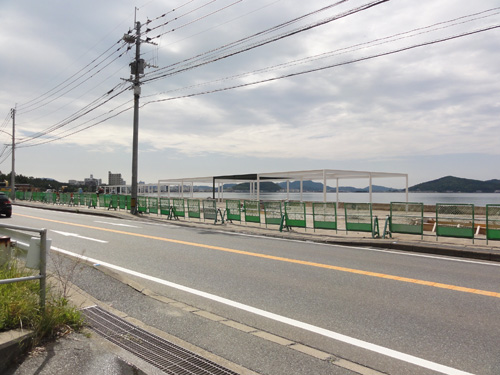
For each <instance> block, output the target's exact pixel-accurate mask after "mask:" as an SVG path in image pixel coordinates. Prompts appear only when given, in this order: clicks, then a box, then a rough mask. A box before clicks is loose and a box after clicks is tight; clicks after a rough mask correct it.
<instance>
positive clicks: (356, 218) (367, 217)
mask: <svg viewBox="0 0 500 375" xmlns="http://www.w3.org/2000/svg"><path fill="white" fill-rule="evenodd" d="M344 210H345V229H346V231H353V232H371V233H373V216H372V205H371V203H344Z"/></svg>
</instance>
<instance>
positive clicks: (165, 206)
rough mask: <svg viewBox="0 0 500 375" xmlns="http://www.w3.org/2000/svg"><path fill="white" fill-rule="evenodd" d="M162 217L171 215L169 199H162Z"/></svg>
mask: <svg viewBox="0 0 500 375" xmlns="http://www.w3.org/2000/svg"><path fill="white" fill-rule="evenodd" d="M160 215H170V199H169V198H160Z"/></svg>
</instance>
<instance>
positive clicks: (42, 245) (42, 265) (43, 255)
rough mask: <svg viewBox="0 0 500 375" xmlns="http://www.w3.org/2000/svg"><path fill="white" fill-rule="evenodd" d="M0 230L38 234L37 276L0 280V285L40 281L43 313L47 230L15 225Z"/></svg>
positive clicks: (45, 292)
mask: <svg viewBox="0 0 500 375" xmlns="http://www.w3.org/2000/svg"><path fill="white" fill-rule="evenodd" d="M0 228H5V229H13V230H20V231H28V232H36V233H39V234H40V272H39V274H38V275H37V276H27V277H19V278H14V279H4V280H0V284H10V283H15V282H21V281H30V280H40V309H41V311H42V313H43V312H44V311H45V299H46V295H47V252H48V250H49V249H47V242H48V241H47V229H45V228H43V229H35V228H30V227H21V226H17V225H7V224H1V225H0Z"/></svg>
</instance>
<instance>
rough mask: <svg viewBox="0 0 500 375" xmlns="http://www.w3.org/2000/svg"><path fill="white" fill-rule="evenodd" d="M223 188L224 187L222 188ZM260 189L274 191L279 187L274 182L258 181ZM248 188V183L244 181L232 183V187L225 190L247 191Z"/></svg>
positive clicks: (278, 189) (279, 188)
mask: <svg viewBox="0 0 500 375" xmlns="http://www.w3.org/2000/svg"><path fill="white" fill-rule="evenodd" d="M224 189H225V188H224ZM259 189H260V191H270V192H276V191H280V190H281V187H280V186H279V185H278V184H275V183H274V182H269V181H265V182H261V183H260V188H259ZM249 190H250V183H248V182H244V183H242V184H237V185H234V186H233V187H231V188H229V189H227V191H249Z"/></svg>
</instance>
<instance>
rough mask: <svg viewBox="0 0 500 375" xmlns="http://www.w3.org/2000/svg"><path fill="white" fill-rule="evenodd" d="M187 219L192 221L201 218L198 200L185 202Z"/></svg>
mask: <svg viewBox="0 0 500 375" xmlns="http://www.w3.org/2000/svg"><path fill="white" fill-rule="evenodd" d="M187 209H188V217H190V218H193V219H200V218H201V210H200V201H199V200H198V199H188V200H187Z"/></svg>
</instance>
